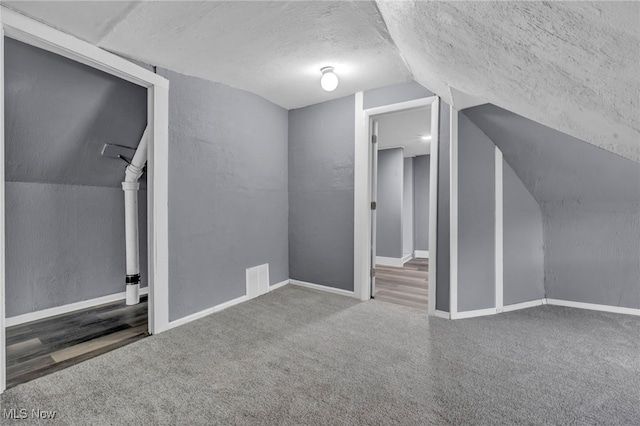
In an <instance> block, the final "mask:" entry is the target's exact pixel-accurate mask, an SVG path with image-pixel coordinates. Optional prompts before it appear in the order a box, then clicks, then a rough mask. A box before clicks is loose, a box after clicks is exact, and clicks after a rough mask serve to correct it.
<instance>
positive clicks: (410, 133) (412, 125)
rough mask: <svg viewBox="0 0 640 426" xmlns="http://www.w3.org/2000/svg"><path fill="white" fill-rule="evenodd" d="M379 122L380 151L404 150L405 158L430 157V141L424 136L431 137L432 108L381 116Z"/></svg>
mask: <svg viewBox="0 0 640 426" xmlns="http://www.w3.org/2000/svg"><path fill="white" fill-rule="evenodd" d="M375 120H376V121H377V122H378V149H385V148H397V147H403V148H404V156H405V157H415V156H416V155H428V154H429V153H430V149H431V143H430V141H424V140H422V136H428V135H431V108H430V107H426V108H419V109H414V110H409V111H400V112H394V113H389V114H385V115H381V116H378V117H376V118H375Z"/></svg>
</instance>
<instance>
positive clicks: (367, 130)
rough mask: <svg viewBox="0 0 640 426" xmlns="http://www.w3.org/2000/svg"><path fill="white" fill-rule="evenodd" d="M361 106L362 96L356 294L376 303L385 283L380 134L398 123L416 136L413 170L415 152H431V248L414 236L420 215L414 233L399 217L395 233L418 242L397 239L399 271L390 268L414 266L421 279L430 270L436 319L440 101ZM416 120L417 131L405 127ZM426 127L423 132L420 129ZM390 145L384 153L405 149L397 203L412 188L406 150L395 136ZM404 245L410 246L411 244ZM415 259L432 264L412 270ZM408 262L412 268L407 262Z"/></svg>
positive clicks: (429, 301)
mask: <svg viewBox="0 0 640 426" xmlns="http://www.w3.org/2000/svg"><path fill="white" fill-rule="evenodd" d="M360 96H361V95H360ZM361 102H362V98H358V95H357V96H356V136H355V141H356V145H355V196H354V199H355V205H354V229H355V232H354V253H355V256H354V279H355V285H354V291H355V293H356V295H358V297H359V298H360V300H369V299H370V298H371V297H372V296H374V297H375V294H376V280H377V279H379V278H380V276H379V271H378V270H377V268H376V264H377V263H378V261H379V260H383V261H384V260H385V259H380V258H379V257H382V258H384V257H391V256H384V253H378V250H377V248H376V246H377V242H378V241H382V240H383V239H385V238H386V237H385V236H381V237H380V238H378V236H377V233H378V227H377V221H376V219H377V214H378V212H379V210H378V203H377V196H378V188H377V184H378V182H377V168H378V160H379V158H378V150H379V149H380V146H379V145H380V144H379V137H380V132H381V131H385V132H386V131H387V130H389V129H391V128H393V126H386V125H385V127H387V129H385V130H382V129H381V127H380V126H381V123H382V124H383V125H384V123H385V121H386V120H392V121H393V120H398V121H399V124H398V127H400V128H403V130H405V131H408V132H411V133H412V134H413V133H415V135H413V136H412V137H413V140H412V141H413V143H412V144H410V143H409V141H407V147H406V152H407V154H408V155H407V156H408V157H414V160H413V165H415V158H417V157H420V155H414V154H412V151H411V150H412V149H413V148H414V147H415V146H420V147H422V149H423V151H422V152H421V153H425V154H426V152H428V155H424V156H423V157H424V159H422V160H421V161H426V162H427V163H428V164H429V167H428V171H427V174H428V176H429V178H428V183H427V184H426V185H421V186H424V187H425V188H423V189H424V192H421V193H420V194H419V195H421V196H422V195H424V196H426V199H427V200H428V218H427V219H426V221H427V222H428V231H427V234H426V235H427V236H426V239H427V241H428V244H427V245H426V247H424V248H421V247H420V246H419V243H418V241H417V237H416V234H415V231H416V228H415V218H416V211H415V208H414V210H413V215H414V221H413V225H414V229H413V230H412V229H411V227H409V226H405V227H404V229H403V226H402V216H400V220H399V221H396V230H399V231H398V233H399V234H400V235H402V234H403V232H404V234H405V235H412V236H413V239H411V238H405V239H404V240H403V239H402V237H401V236H399V237H398V239H397V240H396V243H395V249H396V251H395V253H396V255H395V256H394V258H392V262H396V263H395V266H392V265H390V266H389V267H395V268H399V269H402V268H403V267H404V266H405V265H407V267H411V266H413V267H414V268H415V269H416V271H417V272H419V273H424V272H425V271H424V270H422V271H421V270H420V269H426V272H427V285H426V287H427V290H426V305H427V311H428V313H429V315H435V314H436V309H435V300H436V285H435V283H436V257H437V251H436V247H437V185H438V130H439V129H438V123H439V121H438V116H439V99H438V97H437V96H431V97H427V98H421V99H415V100H411V101H406V102H399V103H395V104H391V105H385V106H380V107H375V108H369V109H362V108H361V107H360V108H359V107H358V105H362V103H361ZM412 116H413V118H416V117H417V124H416V126H414V127H413V128H411V127H409V125H408V124H407V123H406V122H405V123H404V124H403V123H402V121H403V120H404V121H406V120H408V119H410V117H412ZM421 125H422V127H419V126H421ZM423 137H424V139H423ZM391 139H392V140H391V141H388V142H387V141H384V142H383V144H384V146H383V147H382V148H387V149H388V150H392V149H394V148H400V150H399V151H401V152H402V154H400V155H398V154H397V153H396V158H400V160H399V161H398V160H396V161H397V162H398V163H401V164H402V174H403V176H402V179H400V176H399V175H398V179H397V182H396V188H397V194H398V196H397V197H396V198H397V199H404V198H405V197H403V195H404V191H405V190H407V191H408V190H409V188H404V187H403V186H402V185H400V184H399V183H398V182H400V181H404V161H405V160H404V158H405V147H404V146H402V144H401V143H398V142H397V141H396V142H394V141H393V136H391ZM427 142H428V143H427ZM410 145H412V146H410ZM425 149H426V151H425ZM383 150H384V149H383ZM407 162H408V163H409V162H411V161H410V160H408V161H407ZM409 167H411V166H409ZM407 180H409V179H407ZM413 183H414V188H413V191H412V194H413V197H414V198H415V195H416V190H417V188H415V177H414V179H413ZM427 188H428V189H427ZM400 204H401V203H400ZM414 204H415V202H414ZM418 215H420V216H421V218H424V214H423V213H418ZM407 222H408V221H407V220H405V223H406V224H408V223H407ZM385 241H386V239H385ZM398 241H399V242H398ZM404 242H406V244H405V243H404ZM416 250H417V251H416ZM427 251H428V253H427ZM416 255H417V256H422V257H418V259H426V258H427V257H426V256H428V261H427V262H424V261H422V262H423V264H419V263H420V262H421V261H420V260H418V261H416V262H417V263H418V264H417V265H411V264H408V261H410V260H411V257H413V258H416ZM387 260H388V259H387ZM405 260H406V261H407V262H405ZM385 266H386V265H385ZM409 275H411V274H409ZM385 278H388V277H385ZM428 283H432V285H428ZM423 288H424V287H423ZM421 293H424V290H422V291H421ZM421 299H422V302H423V303H422V304H421V306H423V305H424V294H422V298H421Z"/></svg>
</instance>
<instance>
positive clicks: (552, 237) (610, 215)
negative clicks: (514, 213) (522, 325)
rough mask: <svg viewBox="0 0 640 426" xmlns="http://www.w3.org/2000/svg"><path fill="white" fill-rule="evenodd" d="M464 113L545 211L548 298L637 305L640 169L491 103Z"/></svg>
mask: <svg viewBox="0 0 640 426" xmlns="http://www.w3.org/2000/svg"><path fill="white" fill-rule="evenodd" d="M467 114H468V115H469V117H470V118H471V119H472V120H473V121H474V122H475V123H476V124H477V125H478V126H479V127H480V128H482V130H483V131H484V132H485V133H486V134H487V135H489V136H490V137H491V139H492V140H493V141H494V142H495V143H496V144H497V145H498V146H499V147H500V149H501V150H502V152H503V154H504V158H505V160H506V161H507V162H509V164H510V165H511V166H512V167H513V169H514V171H515V172H516V174H517V175H518V176H519V177H520V179H521V180H522V182H523V183H524V185H525V186H526V187H527V189H528V190H529V191H530V192H531V194H532V195H533V196H534V197H535V199H536V200H537V201H538V203H539V205H540V207H541V210H542V215H543V219H544V245H545V290H546V296H547V297H549V298H555V299H563V300H570V301H576V302H585V303H595V304H602V305H611V306H622V307H631V308H638V307H640V279H639V278H638V277H640V244H639V243H638V241H640V165H638V163H635V162H633V161H631V160H628V159H625V158H622V157H620V156H617V155H616V154H613V153H610V152H608V151H604V150H602V149H599V148H597V147H595V146H593V145H590V144H588V143H586V142H583V141H581V140H579V139H576V138H573V137H571V136H568V135H565V134H563V133H560V132H557V131H555V130H553V129H550V128H548V127H545V126H542V125H540V124H538V123H535V122H533V121H531V120H528V119H526V118H524V117H521V116H518V115H516V114H513V113H510V112H508V111H506V110H503V109H501V108H498V107H496V106H493V105H484V106H480V107H476V108H472V109H470V110H468V112H467Z"/></svg>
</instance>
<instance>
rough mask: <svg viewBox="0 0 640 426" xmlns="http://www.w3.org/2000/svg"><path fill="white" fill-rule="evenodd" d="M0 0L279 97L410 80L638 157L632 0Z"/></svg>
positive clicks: (145, 57) (635, 8)
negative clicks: (323, 75)
mask: <svg viewBox="0 0 640 426" xmlns="http://www.w3.org/2000/svg"><path fill="white" fill-rule="evenodd" d="M3 4H5V5H8V6H9V7H11V8H14V9H17V10H19V11H22V12H23V13H25V14H27V15H30V16H32V17H34V18H36V19H39V20H41V21H44V22H46V23H49V24H50V25H52V26H55V27H57V28H59V29H61V30H63V31H66V32H68V33H71V34H74V35H76V36H78V37H80V38H83V39H85V40H88V41H90V42H92V43H94V44H97V45H98V46H101V47H103V48H105V49H108V50H112V51H114V52H117V53H119V54H122V55H125V56H128V57H131V58H133V59H137V60H140V61H143V62H147V63H150V64H152V65H157V66H161V67H166V68H169V69H172V70H174V71H177V72H181V73H184V74H189V75H194V76H198V77H202V78H206V79H208V80H212V81H218V82H222V83H224V84H227V85H230V86H233V87H237V88H240V89H245V90H248V91H250V92H253V93H256V94H258V95H261V96H263V97H265V98H266V99H268V100H270V101H272V102H274V103H276V104H278V105H281V106H283V107H285V108H287V109H292V108H298V107H301V106H305V105H310V104H314V103H318V102H322V101H326V100H329V99H334V98H338V97H341V96H346V95H350V94H352V93H354V92H357V91H361V90H366V89H369V88H374V87H380V86H384V85H388V84H392V83H398V82H402V81H409V80H411V79H412V78H415V80H417V81H418V82H419V83H421V84H422V85H423V86H425V87H427V88H428V89H429V90H431V91H433V92H435V93H436V94H438V95H439V96H441V97H442V98H443V99H444V100H445V101H447V102H448V103H450V104H451V103H453V105H454V106H457V107H458V108H462V107H464V106H468V105H466V104H469V105H474V104H481V103H483V102H490V103H493V104H495V105H498V106H500V107H502V108H504V109H507V110H509V111H512V112H514V113H517V114H519V115H522V116H524V117H527V118H529V119H531V120H534V121H537V122H539V123H542V124H544V125H546V126H549V127H551V128H553V129H556V130H560V131H562V132H565V133H567V134H569V135H572V136H575V137H577V138H580V139H583V140H585V141H587V142H590V143H592V144H594V145H596V146H599V147H602V148H604V149H608V150H610V151H612V152H615V153H617V154H619V155H622V156H624V157H627V158H630V159H632V160H634V161H636V162H640V2H607V1H599V2H475V1H472V2H426V1H425V2H423V1H418V2H407V1H399V2H395V1H394V2H391V1H380V0H379V1H377V2H376V3H374V2H366V1H355V2H346V1H345V2H324V1H303V2H278V1H273V2H266V1H263V2H141V3H137V2H4V3H3ZM405 61H406V62H405ZM325 65H334V66H335V67H336V71H337V74H338V76H339V77H340V85H339V86H338V89H337V90H336V91H335V92H332V93H326V92H324V91H322V90H321V89H320V86H319V77H320V71H319V70H320V68H321V67H323V66H325ZM452 93H453V94H452ZM452 98H453V99H452ZM460 100H462V101H460ZM460 102H462V104H460ZM458 104H460V105H458ZM463 104H464V105H463Z"/></svg>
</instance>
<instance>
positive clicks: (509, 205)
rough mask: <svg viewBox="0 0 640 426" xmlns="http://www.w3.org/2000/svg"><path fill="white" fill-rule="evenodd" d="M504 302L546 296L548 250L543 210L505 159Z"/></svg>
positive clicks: (509, 302) (505, 303) (525, 300)
mask: <svg viewBox="0 0 640 426" xmlns="http://www.w3.org/2000/svg"><path fill="white" fill-rule="evenodd" d="M502 163H503V215H504V216H503V224H504V225H503V244H504V246H503V249H504V256H503V263H504V269H503V271H504V272H503V273H504V275H503V303H504V305H505V306H506V305H512V304H515V303H521V302H527V301H530V300H537V299H542V298H543V297H545V293H544V251H543V242H542V211H541V210H540V206H539V205H538V202H537V201H536V200H535V199H534V198H533V196H532V195H531V194H530V193H529V191H528V190H527V188H526V187H525V186H524V184H523V183H522V181H520V178H519V177H518V176H517V175H516V173H515V172H514V171H513V169H512V168H511V166H509V164H508V163H507V162H506V161H504V160H503V162H502Z"/></svg>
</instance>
